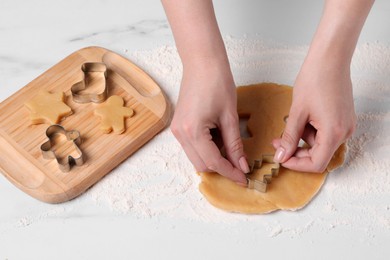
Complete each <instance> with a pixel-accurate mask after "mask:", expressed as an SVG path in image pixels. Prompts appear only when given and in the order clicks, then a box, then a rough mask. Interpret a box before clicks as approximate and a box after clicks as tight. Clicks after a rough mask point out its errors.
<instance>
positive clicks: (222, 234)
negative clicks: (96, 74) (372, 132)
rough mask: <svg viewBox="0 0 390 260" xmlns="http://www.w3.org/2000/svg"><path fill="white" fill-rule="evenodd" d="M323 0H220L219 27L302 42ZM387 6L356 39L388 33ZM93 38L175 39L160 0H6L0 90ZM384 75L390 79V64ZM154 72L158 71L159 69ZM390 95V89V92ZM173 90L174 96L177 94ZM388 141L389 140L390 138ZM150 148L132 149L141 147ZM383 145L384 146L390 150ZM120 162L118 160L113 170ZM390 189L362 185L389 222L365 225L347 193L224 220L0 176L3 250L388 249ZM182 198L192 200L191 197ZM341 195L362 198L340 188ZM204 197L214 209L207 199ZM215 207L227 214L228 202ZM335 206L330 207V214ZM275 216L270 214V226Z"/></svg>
mask: <svg viewBox="0 0 390 260" xmlns="http://www.w3.org/2000/svg"><path fill="white" fill-rule="evenodd" d="M319 2H320V1H309V0H307V1H303V0H297V1H270V0H268V1H265V0H262V1H255V0H251V1H234V0H218V1H215V5H216V11H217V15H218V19H219V22H220V26H221V30H222V33H223V35H224V36H227V35H233V36H235V37H237V38H244V36H246V37H248V38H251V37H254V38H264V39H271V40H274V41H276V42H280V43H283V44H300V45H307V44H308V43H309V42H310V39H311V35H312V33H313V32H314V30H315V26H316V24H317V22H318V19H319V15H320V13H321V7H322V4H321V3H319ZM389 12H390V4H389V2H387V1H384V0H382V1H380V0H379V1H377V3H376V5H375V6H374V8H373V11H372V13H371V16H370V17H369V19H368V21H367V24H366V27H365V29H364V31H363V33H362V37H361V40H360V42H376V41H377V42H380V43H383V44H389V43H390V26H389V25H390V16H388V14H389ZM90 45H98V46H102V47H106V48H108V49H111V50H113V51H116V52H118V53H120V54H124V55H126V54H127V53H132V52H135V51H138V50H149V49H153V48H157V47H159V46H163V45H173V38H172V34H171V32H170V29H169V25H168V23H167V21H166V18H165V14H164V12H163V9H162V7H161V4H160V2H159V1H152V0H127V1H125V0H112V1H108V0H96V1H92V0H87V1H76V0H70V1H58V0H55V1H49V0H33V1H21V0H17V1H16V0H12V1H11V0H1V1H0V101H3V100H4V99H6V98H7V97H8V96H10V95H12V94H13V93H14V92H16V91H17V90H19V89H20V88H22V87H23V86H24V85H26V84H27V83H28V82H30V81H31V80H32V79H34V78H35V77H37V76H38V75H40V74H41V73H43V72H44V71H45V70H46V69H48V68H50V67H51V66H52V65H54V64H55V63H57V62H58V61H59V60H60V59H62V58H64V57H65V56H66V55H68V54H70V53H71V52H73V51H76V50H78V49H80V48H82V47H86V46H90ZM388 75H390V71H388ZM387 79H388V81H390V76H389V77H388V78H387ZM156 80H157V81H160V80H161V82H163V80H162V79H160V78H156ZM384 80H385V81H386V78H385V79H384ZM164 87H165V88H168V86H164V85H162V88H164ZM387 88H388V85H387ZM384 98H388V100H389V98H390V97H389V95H388V94H387V96H385V97H384ZM170 99H171V101H173V102H174V101H175V100H174V99H175V97H170ZM362 102H363V101H362ZM381 104H382V107H380V109H381V111H382V112H383V113H389V110H390V102H387V105H386V104H384V105H383V103H381ZM387 119H388V117H387ZM387 126H388V122H387ZM169 135H170V134H169V131H168V130H165V131H164V133H163V136H164V138H165V137H167V136H168V137H167V138H171V139H172V140H173V138H172V137H171V136H170V137H169ZM385 141H386V142H387V145H388V146H389V139H387V140H385ZM172 142H173V141H172ZM148 145H149V144H148ZM151 145H153V143H152V144H151ZM147 149H149V150H151V148H150V147H147ZM147 149H146V150H141V151H140V153H139V154H137V156H138V157H139V158H141V157H142V152H145V151H149V150H147ZM384 151H385V152H388V151H389V149H387V150H384ZM382 155H383V154H382ZM0 156H1V155H0ZM383 156H384V157H386V156H387V157H388V153H387V154H385V155H383ZM126 167H127V166H126V165H124V166H123V167H122V170H123V168H125V169H126ZM385 171H387V172H385V173H386V175H384V176H385V178H386V179H384V182H386V181H387V182H388V178H390V176H389V171H390V170H389V169H388V168H387V169H385ZM115 173H116V170H114V171H113V172H112V173H111V175H114V174H115ZM335 178H336V177H335ZM335 178H333V179H331V180H330V181H329V187H332V185H333V188H335V187H336V186H335V185H336V184H335ZM339 181H340V180H339ZM343 185H346V184H345V183H344V184H343ZM193 186H194V187H193V188H194V189H195V188H196V186H195V185H193ZM381 188H383V189H384V190H385V188H386V187H381ZM336 189H337V188H336ZM388 189H389V187H387V190H388ZM194 192H196V191H194ZM388 195H389V193H384V196H379V195H378V196H374V195H373V196H370V195H367V196H368V197H367V200H366V201H365V202H366V203H367V205H366V206H367V207H372V206H373V205H374V206H378V205H379V206H378V208H379V209H381V211H380V214H381V218H380V219H382V220H383V221H384V224H383V225H374V224H369V225H368V226H367V227H364V226H361V225H359V223H370V220H369V219H367V217H365V216H364V212H363V211H358V210H354V207H350V208H349V209H344V208H343V206H342V205H337V207H336V209H335V208H334V206H333V205H331V206H329V210H328V211H329V212H331V213H329V212H327V213H326V214H325V215H324V216H323V217H322V216H321V215H322V214H323V212H321V211H317V210H318V209H322V208H321V207H319V206H311V205H310V206H309V207H307V208H305V209H304V210H303V211H301V212H297V213H291V212H278V213H276V214H271V215H268V216H258V217H253V218H245V219H243V221H235V222H234V223H224V222H223V221H221V222H219V221H217V220H212V221H202V220H193V219H188V218H185V217H169V216H165V215H164V214H160V215H155V216H154V215H151V216H149V217H140V216H139V215H137V214H133V213H132V212H131V211H129V212H127V213H123V212H118V211H115V210H112V209H111V208H110V207H107V206H105V205H104V203H103V204H96V203H94V202H93V201H92V199H91V196H88V195H86V194H84V195H82V196H80V197H79V198H77V199H75V200H73V201H70V202H68V203H63V204H60V205H49V204H45V203H42V202H39V201H37V200H35V199H33V198H31V197H29V196H27V195H26V194H24V193H23V192H21V191H20V190H18V189H17V188H16V187H14V186H13V185H12V184H10V183H9V182H8V181H7V180H6V179H5V178H4V177H3V176H0V260H5V259H10V260H14V259H222V258H224V259H242V258H247V259H254V258H260V257H263V256H273V258H272V259H287V258H289V259H298V257H299V259H313V258H314V259H368V258H369V259H388V258H389V257H390V249H389V246H388V245H389V242H390V222H389V218H390V213H389V211H390V209H389V207H390V197H389V196H388ZM199 197H200V198H201V196H200V195H199ZM378 198H379V199H378ZM331 199H332V190H331V189H330V188H328V189H327V190H325V192H324V193H321V194H320V195H319V196H318V197H317V198H316V204H317V205H319V204H321V203H326V201H329V200H331ZM181 200H182V203H184V204H185V200H186V197H185V196H183V197H182V198H181ZM203 203H206V202H204V201H203ZM343 203H345V204H346V205H348V204H353V203H355V202H354V201H353V200H350V199H348V198H345V200H344V202H343ZM359 205H360V206H361V204H359ZM382 207H383V208H382ZM386 207H387V208H386ZM347 208H348V207H347ZM206 209H208V210H212V209H211V206H210V208H206ZM360 209H361V208H359V210H360ZM359 212H360V214H362V216H360V217H361V219H362V221H361V222H359V221H355V222H353V223H352V224H351V225H348V224H345V223H344V225H340V226H337V227H334V226H333V227H332V225H333V224H332V223H343V222H342V219H340V218H343V216H346V215H348V214H349V215H351V214H359ZM218 214H219V215H220V216H221V217H222V218H223V217H224V214H227V215H228V214H229V213H224V212H219V213H218ZM382 215H383V216H382ZM307 216H311V218H312V219H311V218H308V217H307ZM329 216H330V217H331V219H327V217H329ZM356 217H359V216H356ZM373 221H375V220H373ZM386 221H388V222H386ZM264 223H267V225H268V226H265V224H264ZM270 224H275V228H272V227H270V226H269V225H270ZM371 256H372V257H371Z"/></svg>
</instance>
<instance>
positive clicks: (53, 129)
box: [41, 125, 84, 172]
mask: <svg viewBox="0 0 390 260" xmlns="http://www.w3.org/2000/svg"><path fill="white" fill-rule="evenodd" d="M56 135H64V136H65V137H66V139H67V140H68V141H72V142H73V144H74V149H75V150H76V152H77V154H78V156H77V157H74V156H72V155H68V156H67V157H66V158H65V159H63V158H62V159H61V158H60V157H59V156H58V155H57V154H56V151H55V149H53V147H54V146H55V141H54V137H55V136H56ZM46 136H47V137H48V138H49V140H48V141H47V142H45V143H43V144H42V145H41V152H42V156H43V158H45V159H56V161H57V163H58V167H59V168H60V170H61V171H62V172H69V171H70V168H71V166H72V165H77V166H81V165H83V163H84V155H83V153H82V151H81V150H80V148H79V145H80V144H81V137H80V133H79V131H77V130H72V131H66V130H65V128H63V127H62V126H61V125H51V126H49V127H48V128H47V130H46Z"/></svg>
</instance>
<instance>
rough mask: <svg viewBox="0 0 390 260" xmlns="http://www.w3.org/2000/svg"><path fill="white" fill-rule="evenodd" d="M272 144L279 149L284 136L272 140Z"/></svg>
mask: <svg viewBox="0 0 390 260" xmlns="http://www.w3.org/2000/svg"><path fill="white" fill-rule="evenodd" d="M271 144H272V146H273V147H274V148H275V150H276V149H278V148H279V146H280V145H281V144H282V138H277V139H274V140H272V142H271Z"/></svg>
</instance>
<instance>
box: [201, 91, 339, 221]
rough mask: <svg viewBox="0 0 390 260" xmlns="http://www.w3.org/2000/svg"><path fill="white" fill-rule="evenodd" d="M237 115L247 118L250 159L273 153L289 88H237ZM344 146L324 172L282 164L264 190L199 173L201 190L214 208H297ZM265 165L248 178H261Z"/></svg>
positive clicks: (333, 163) (288, 103)
mask: <svg viewBox="0 0 390 260" xmlns="http://www.w3.org/2000/svg"><path fill="white" fill-rule="evenodd" d="M237 96H238V114H239V116H240V117H248V118H249V119H248V125H247V126H248V132H249V133H250V134H251V137H250V138H246V139H243V142H244V150H245V153H246V154H247V156H248V159H249V160H252V159H256V158H261V155H262V154H273V153H274V152H275V150H274V148H273V147H272V145H271V141H272V140H273V139H274V138H277V137H279V136H280V135H281V134H282V132H283V129H284V127H285V122H284V117H285V116H287V115H288V113H289V109H290V106H291V100H292V88H291V87H289V86H285V85H278V84H274V83H262V84H257V85H251V86H245V87H239V88H237ZM345 151H346V146H345V144H343V145H341V146H340V148H339V149H338V150H337V151H336V152H335V154H334V156H333V158H332V160H331V162H330V163H329V165H328V168H327V170H326V171H325V172H323V173H304V172H296V171H292V170H289V169H286V168H283V167H281V168H280V171H279V176H278V177H276V178H273V179H272V182H271V184H269V185H268V186H267V192H266V193H261V192H258V191H256V190H252V189H247V188H245V187H241V186H239V185H237V184H236V183H234V182H233V181H230V180H229V179H227V178H225V177H223V176H221V175H219V174H217V173H213V172H211V173H210V172H204V173H200V176H201V178H202V182H201V184H200V185H199V189H200V191H201V192H202V193H203V195H204V196H205V197H206V199H207V200H208V201H209V202H210V203H211V204H212V205H214V206H215V207H217V208H220V209H223V210H226V211H232V212H240V213H248V214H264V213H269V212H272V211H275V210H278V209H282V210H297V209H300V208H302V207H304V206H305V205H306V204H307V203H308V202H309V201H310V200H311V199H312V198H313V197H314V195H315V194H316V193H317V192H318V191H319V189H320V188H321V186H322V184H323V183H324V181H325V179H326V176H327V175H328V173H329V172H330V171H332V170H334V169H336V168H337V167H339V166H340V165H341V164H342V163H343V162H344V157H345ZM265 171H266V166H265V167H262V169H260V170H257V171H255V172H254V173H252V174H251V175H250V178H253V179H260V177H261V175H262V174H264V172H265Z"/></svg>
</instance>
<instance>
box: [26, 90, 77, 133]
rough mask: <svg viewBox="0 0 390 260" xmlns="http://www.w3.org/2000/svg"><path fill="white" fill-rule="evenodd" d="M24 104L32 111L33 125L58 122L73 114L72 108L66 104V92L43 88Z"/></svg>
mask: <svg viewBox="0 0 390 260" xmlns="http://www.w3.org/2000/svg"><path fill="white" fill-rule="evenodd" d="M24 105H25V106H26V107H27V108H28V109H29V110H30V111H31V115H30V118H31V123H32V124H33V125H37V124H43V123H47V124H51V125H54V124H58V123H59V122H60V121H61V119H62V118H63V117H66V116H69V115H71V114H72V109H71V108H70V107H68V106H67V105H66V104H65V94H64V92H56V93H50V92H49V91H46V90H43V91H40V92H39V93H38V94H37V95H36V96H35V97H33V98H32V99H31V100H29V101H28V102H26V103H25V104H24Z"/></svg>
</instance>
